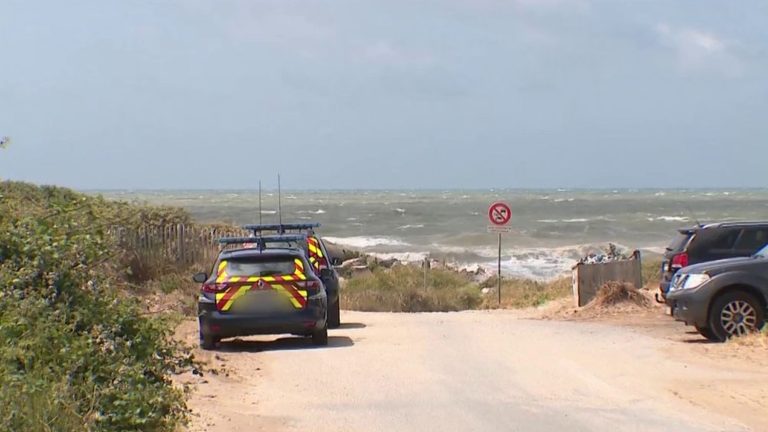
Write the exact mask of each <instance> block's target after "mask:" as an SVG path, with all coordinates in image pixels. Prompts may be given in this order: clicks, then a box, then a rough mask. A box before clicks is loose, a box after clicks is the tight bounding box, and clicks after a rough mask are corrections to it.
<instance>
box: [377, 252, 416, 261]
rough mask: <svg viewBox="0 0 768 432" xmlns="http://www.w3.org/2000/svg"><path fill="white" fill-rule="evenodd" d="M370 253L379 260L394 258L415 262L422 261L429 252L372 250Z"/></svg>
mask: <svg viewBox="0 0 768 432" xmlns="http://www.w3.org/2000/svg"><path fill="white" fill-rule="evenodd" d="M370 255H371V256H373V257H376V258H378V259H380V260H391V259H395V260H398V261H400V262H404V263H415V262H420V261H424V259H426V258H427V257H428V256H429V252H373V253H371V254H370Z"/></svg>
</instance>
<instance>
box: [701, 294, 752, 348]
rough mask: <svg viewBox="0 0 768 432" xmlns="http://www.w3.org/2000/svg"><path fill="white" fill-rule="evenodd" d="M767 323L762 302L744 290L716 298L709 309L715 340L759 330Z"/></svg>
mask: <svg viewBox="0 0 768 432" xmlns="http://www.w3.org/2000/svg"><path fill="white" fill-rule="evenodd" d="M764 323H765V311H763V307H762V305H761V304H760V302H759V301H758V300H757V299H756V298H755V297H754V296H753V295H751V294H749V293H746V292H744V291H733V292H728V293H725V294H723V295H722V296H720V297H718V298H717V299H715V301H714V302H713V303H712V308H711V309H710V311H709V328H710V329H711V331H712V333H713V336H715V340H717V341H721V342H724V341H725V340H727V339H729V338H731V337H734V336H744V335H746V334H749V333H752V332H754V331H757V330H759V329H761V328H762V327H763V324H764Z"/></svg>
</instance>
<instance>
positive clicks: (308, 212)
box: [296, 209, 325, 215]
mask: <svg viewBox="0 0 768 432" xmlns="http://www.w3.org/2000/svg"><path fill="white" fill-rule="evenodd" d="M296 213H299V214H316V215H319V214H325V210H323V209H317V210H299V211H297V212H296Z"/></svg>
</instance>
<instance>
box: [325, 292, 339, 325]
mask: <svg viewBox="0 0 768 432" xmlns="http://www.w3.org/2000/svg"><path fill="white" fill-rule="evenodd" d="M340 325H341V311H340V307H339V299H338V298H337V299H336V301H335V302H333V304H331V305H330V306H329V307H328V328H338V327H339V326H340Z"/></svg>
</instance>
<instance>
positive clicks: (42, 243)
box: [0, 182, 192, 431]
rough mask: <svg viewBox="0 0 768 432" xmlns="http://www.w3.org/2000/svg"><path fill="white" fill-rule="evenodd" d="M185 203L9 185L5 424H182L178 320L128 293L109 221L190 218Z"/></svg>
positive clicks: (1, 270) (2, 196)
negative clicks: (150, 310) (152, 311)
mask: <svg viewBox="0 0 768 432" xmlns="http://www.w3.org/2000/svg"><path fill="white" fill-rule="evenodd" d="M187 221H188V216H187V215H186V214H185V213H184V212H183V211H181V210H179V209H171V208H160V207H145V206H138V205H132V204H127V203H120V202H110V201H105V200H103V199H101V198H98V197H90V196H86V195H83V194H79V193H76V192H73V191H71V190H68V189H63V188H57V187H48V186H44V187H37V186H33V185H29V184H24V183H15V182H3V183H0V287H1V288H0V430H8V431H11V430H13V431H47V430H51V431H54V430H55V431H83V430H93V431H115V430H121V431H129V430H147V431H149V430H152V431H172V430H176V429H177V428H178V426H179V425H180V424H182V423H184V421H185V419H186V416H187V409H186V406H185V395H184V392H183V391H182V389H179V388H177V387H176V386H174V385H173V384H172V382H171V380H170V376H171V375H172V374H173V373H174V372H177V371H179V370H181V369H183V368H185V367H186V366H188V365H189V364H190V363H191V361H192V359H191V358H190V356H189V355H188V354H187V350H186V349H185V348H184V347H183V346H181V345H180V344H179V343H178V342H175V341H174V339H173V338H172V337H171V336H172V332H173V328H174V321H173V319H171V318H172V317H171V316H167V315H152V316H149V315H146V314H145V308H144V307H143V304H142V303H141V301H140V300H139V299H138V298H137V297H135V296H132V295H130V290H131V282H130V280H132V279H133V280H135V279H136V278H135V276H137V275H136V274H135V270H136V269H133V270H132V269H131V267H130V261H131V259H130V257H131V251H128V250H125V249H121V248H120V247H119V245H118V244H117V242H116V241H115V239H114V238H113V236H112V235H110V227H112V226H115V225H120V226H125V227H130V226H138V225H146V224H167V223H176V222H187Z"/></svg>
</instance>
